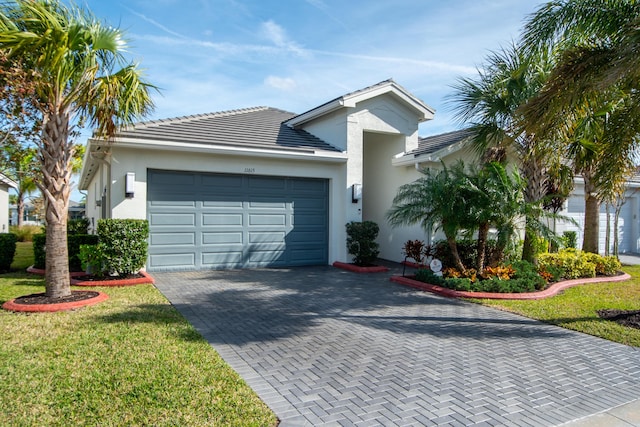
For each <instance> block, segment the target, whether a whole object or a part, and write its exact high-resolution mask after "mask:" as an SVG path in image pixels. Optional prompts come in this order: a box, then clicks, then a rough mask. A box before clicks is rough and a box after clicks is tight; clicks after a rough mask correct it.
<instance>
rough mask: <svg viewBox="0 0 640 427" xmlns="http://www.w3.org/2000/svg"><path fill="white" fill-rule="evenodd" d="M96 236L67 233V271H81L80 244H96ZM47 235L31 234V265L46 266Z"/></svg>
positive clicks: (41, 267) (42, 267)
mask: <svg viewBox="0 0 640 427" xmlns="http://www.w3.org/2000/svg"><path fill="white" fill-rule="evenodd" d="M97 243H98V236H96V235H95V234H69V235H67V250H68V251H69V271H82V263H81V261H80V256H79V255H80V245H96V244H97ZM46 244H47V236H46V235H45V234H35V235H34V236H33V257H34V262H33V266H34V267H35V268H40V269H44V268H45V266H46V260H47V257H46V251H45V246H46Z"/></svg>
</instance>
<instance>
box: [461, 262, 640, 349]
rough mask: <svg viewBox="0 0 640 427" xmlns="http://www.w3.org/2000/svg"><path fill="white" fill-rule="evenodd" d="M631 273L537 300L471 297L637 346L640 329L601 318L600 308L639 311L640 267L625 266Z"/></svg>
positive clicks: (484, 302)
mask: <svg viewBox="0 0 640 427" xmlns="http://www.w3.org/2000/svg"><path fill="white" fill-rule="evenodd" d="M623 270H624V271H625V272H627V273H629V274H630V275H631V276H632V279H631V280H628V281H626V282H621V283H598V284H589V285H583V286H576V287H573V288H569V289H567V290H565V291H564V292H563V293H562V294H560V295H557V296H555V297H552V298H547V299H543V300H536V301H499V300H472V301H474V302H479V303H481V304H483V305H486V306H490V307H495V308H499V309H502V310H507V311H511V312H514V313H518V314H521V315H523V316H526V317H530V318H532V319H538V320H541V321H543V322H547V323H551V324H554V325H558V326H562V327H564V328H567V329H573V330H576V331H580V332H584V333H587V334H590V335H595V336H598V337H602V338H605V339H607V340H610V341H616V342H619V343H622V344H627V345H631V346H635V347H640V329H634V328H630V327H625V326H621V325H618V324H617V323H615V322H612V321H609V320H603V319H600V318H599V317H598V314H597V313H596V311H597V310H601V309H607V308H614V309H621V310H640V266H625V267H623Z"/></svg>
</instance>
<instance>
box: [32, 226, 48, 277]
mask: <svg viewBox="0 0 640 427" xmlns="http://www.w3.org/2000/svg"><path fill="white" fill-rule="evenodd" d="M46 243H47V236H46V235H45V234H44V233H40V234H34V235H33V266H34V267H35V268H40V269H44V268H45V266H46V265H47V257H46V252H45V245H46Z"/></svg>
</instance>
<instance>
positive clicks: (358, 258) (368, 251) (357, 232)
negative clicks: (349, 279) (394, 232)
mask: <svg viewBox="0 0 640 427" xmlns="http://www.w3.org/2000/svg"><path fill="white" fill-rule="evenodd" d="M379 230H380V229H379V227H378V224H376V223H375V222H373V221H363V222H355V221H352V222H350V223H348V224H347V250H348V251H349V253H350V254H351V255H353V262H354V264H356V265H360V266H367V265H371V264H372V263H373V262H374V261H375V260H376V258H377V257H378V254H379V253H380V251H379V250H378V247H379V246H378V244H377V243H376V237H378V231H379Z"/></svg>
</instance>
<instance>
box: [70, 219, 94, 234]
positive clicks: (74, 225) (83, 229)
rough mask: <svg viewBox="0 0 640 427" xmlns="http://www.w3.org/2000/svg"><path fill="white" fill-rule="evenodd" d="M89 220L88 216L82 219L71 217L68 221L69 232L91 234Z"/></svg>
mask: <svg viewBox="0 0 640 427" xmlns="http://www.w3.org/2000/svg"><path fill="white" fill-rule="evenodd" d="M89 224H90V223H89V220H88V219H87V218H82V219H70V220H69V221H68V222H67V234H68V235H75V234H89Z"/></svg>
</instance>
